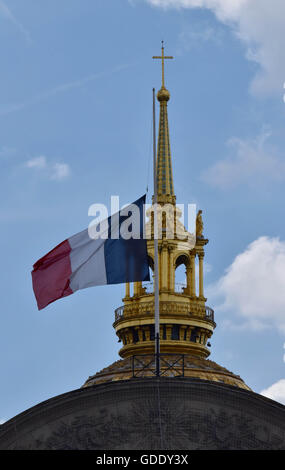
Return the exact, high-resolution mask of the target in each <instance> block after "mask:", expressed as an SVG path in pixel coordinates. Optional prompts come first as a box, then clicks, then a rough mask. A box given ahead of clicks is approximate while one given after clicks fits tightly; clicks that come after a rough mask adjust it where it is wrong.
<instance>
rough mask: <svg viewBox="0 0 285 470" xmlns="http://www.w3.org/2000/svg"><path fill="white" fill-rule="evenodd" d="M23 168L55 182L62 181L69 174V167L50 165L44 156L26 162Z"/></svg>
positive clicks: (56, 164) (62, 164)
mask: <svg viewBox="0 0 285 470" xmlns="http://www.w3.org/2000/svg"><path fill="white" fill-rule="evenodd" d="M24 166H25V167H26V168H30V169H32V170H34V171H37V172H40V173H41V174H42V175H44V176H46V177H47V178H48V179H50V180H55V181H63V180H65V179H67V178H68V177H69V176H70V174H71V170H70V166H69V165H68V164H67V163H59V162H56V163H50V162H48V160H47V158H46V157H45V156H44V155H40V156H39V157H35V158H32V159H30V160H28V161H26V162H25V165H24Z"/></svg>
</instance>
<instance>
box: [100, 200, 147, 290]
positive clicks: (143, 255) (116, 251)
mask: <svg viewBox="0 0 285 470" xmlns="http://www.w3.org/2000/svg"><path fill="white" fill-rule="evenodd" d="M134 204H135V205H136V206H137V207H138V208H139V211H140V239H134V238H130V239H129V240H125V239H124V238H121V232H120V235H119V236H120V238H118V239H111V238H110V219H111V217H109V219H108V222H109V237H108V239H107V240H106V241H105V243H104V255H105V267H106V277H107V284H120V283H124V282H136V281H149V280H150V277H149V266H148V256H147V241H146V239H144V238H143V227H144V204H145V195H144V196H142V197H141V198H140V199H138V200H137V201H135V202H134ZM127 218H128V217H127V216H121V215H120V220H119V226H120V227H121V224H122V223H123V221H124V220H126V219H127Z"/></svg>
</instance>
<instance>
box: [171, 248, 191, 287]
mask: <svg viewBox="0 0 285 470" xmlns="http://www.w3.org/2000/svg"><path fill="white" fill-rule="evenodd" d="M189 268H190V260H189V258H188V256H187V255H185V254H182V255H180V256H178V258H177V259H176V261H175V292H178V293H180V294H184V293H185V292H186V291H188V288H189V287H190V286H188V285H187V269H189Z"/></svg>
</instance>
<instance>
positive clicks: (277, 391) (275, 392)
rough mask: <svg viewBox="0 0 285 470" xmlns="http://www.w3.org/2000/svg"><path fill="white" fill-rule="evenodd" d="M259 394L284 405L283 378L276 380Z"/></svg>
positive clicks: (284, 383) (284, 390)
mask: <svg viewBox="0 0 285 470" xmlns="http://www.w3.org/2000/svg"><path fill="white" fill-rule="evenodd" d="M260 394H261V395H263V396H265V397H267V398H271V400H275V401H278V402H279V403H282V404H283V405H285V379H281V380H278V382H276V383H274V384H273V385H271V386H270V387H268V388H266V389H265V390H262V391H261V392H260Z"/></svg>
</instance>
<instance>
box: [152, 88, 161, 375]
mask: <svg viewBox="0 0 285 470" xmlns="http://www.w3.org/2000/svg"><path fill="white" fill-rule="evenodd" d="M152 98H153V192H154V227H153V234H154V237H153V238H154V318H155V334H154V335H155V358H156V376H157V377H159V375H160V360H159V359H160V358H159V355H160V341H159V277H158V276H159V274H158V223H157V178H156V131H155V89H154V88H153V90H152Z"/></svg>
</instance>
